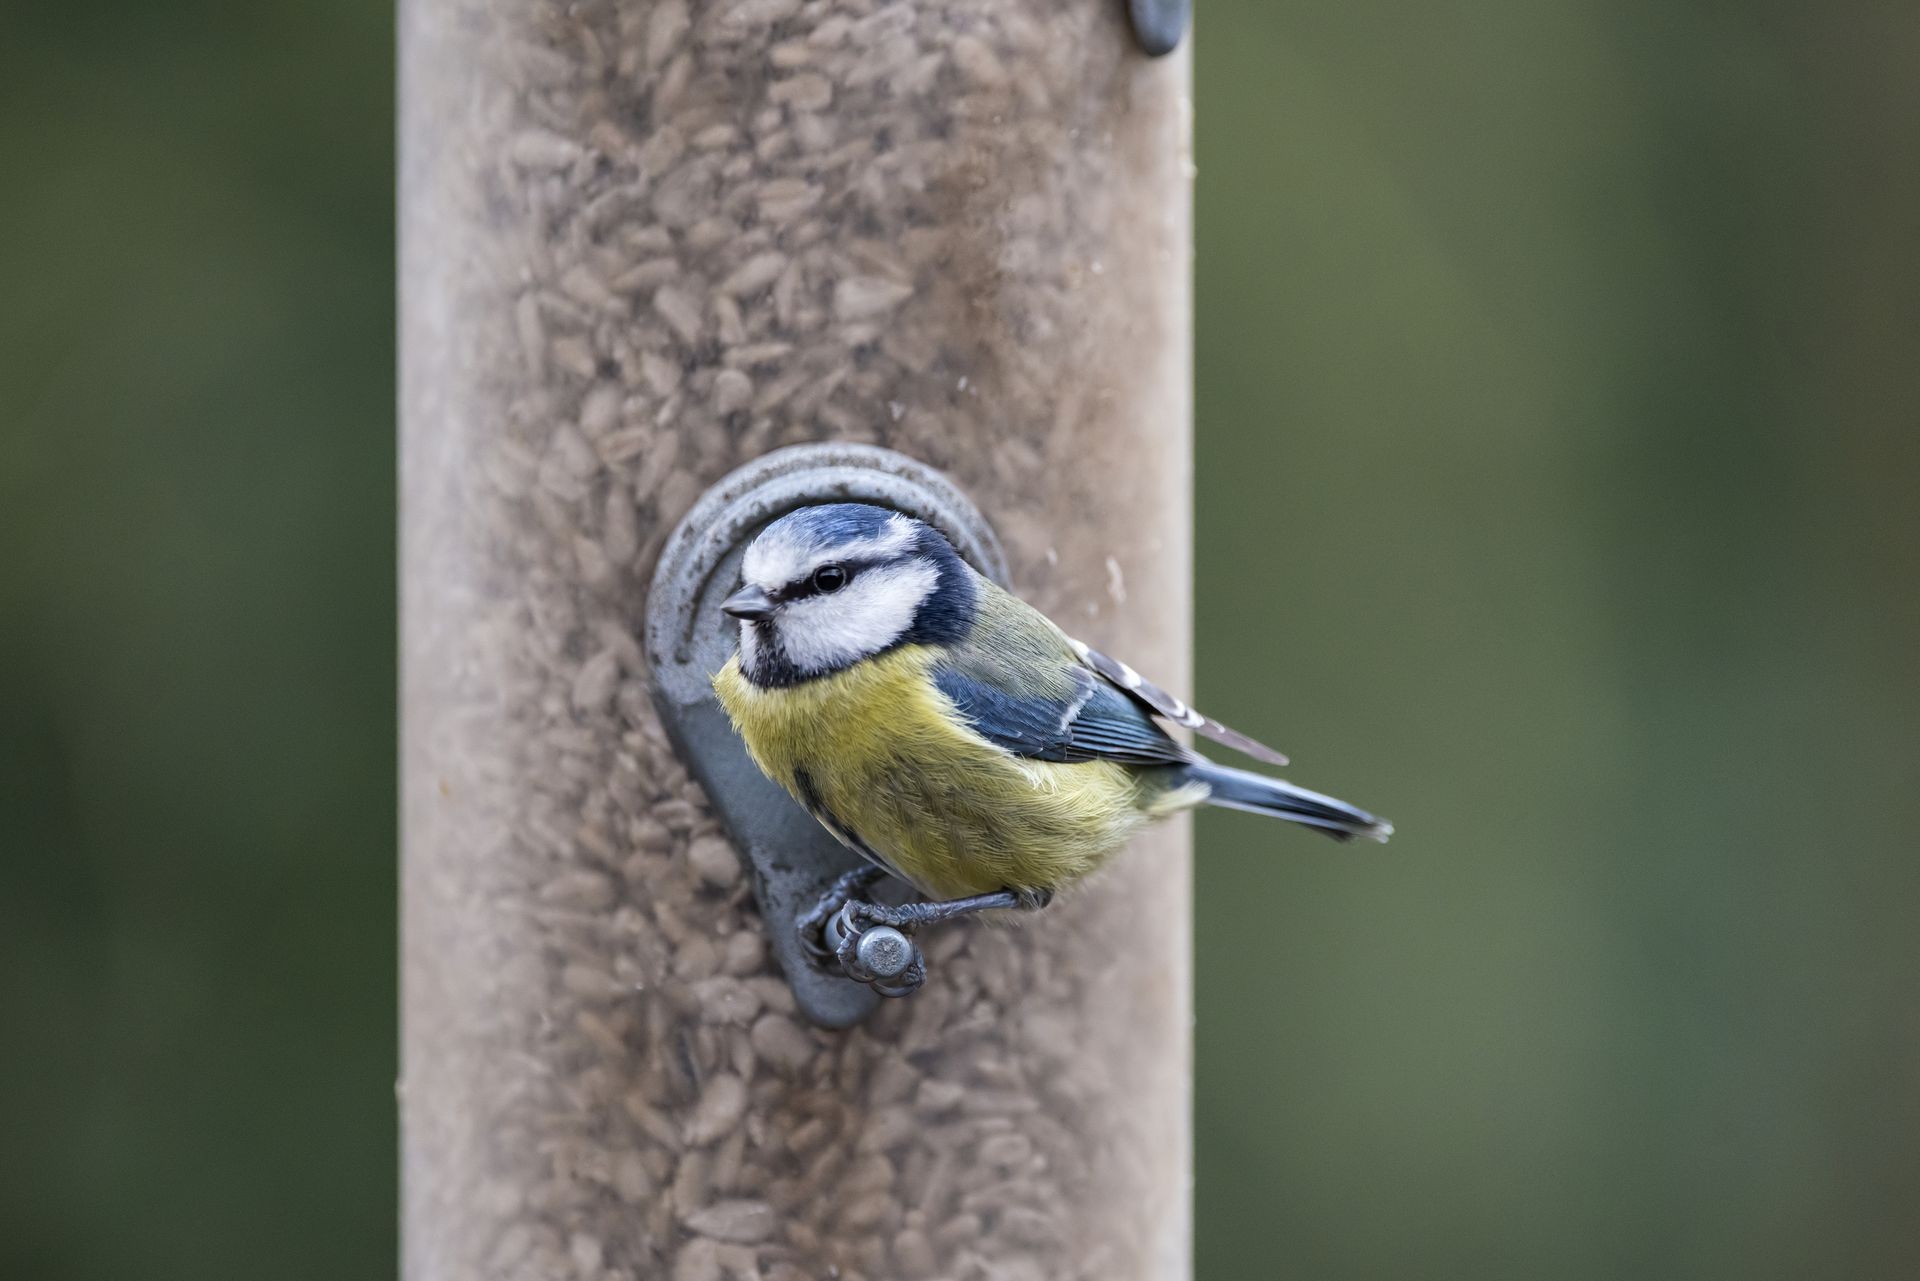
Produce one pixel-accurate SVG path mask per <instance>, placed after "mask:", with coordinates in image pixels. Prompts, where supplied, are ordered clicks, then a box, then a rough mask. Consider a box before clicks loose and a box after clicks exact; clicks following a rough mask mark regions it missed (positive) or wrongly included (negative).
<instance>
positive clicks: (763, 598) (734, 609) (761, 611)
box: [720, 587, 773, 623]
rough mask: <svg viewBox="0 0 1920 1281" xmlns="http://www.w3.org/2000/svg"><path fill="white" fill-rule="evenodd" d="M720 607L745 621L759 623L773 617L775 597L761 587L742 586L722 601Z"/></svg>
mask: <svg viewBox="0 0 1920 1281" xmlns="http://www.w3.org/2000/svg"><path fill="white" fill-rule="evenodd" d="M720 608H721V609H722V610H723V611H724V612H726V613H729V614H732V615H733V616H734V617H735V618H738V619H741V620H742V621H744V622H749V623H757V622H760V621H761V620H762V619H767V618H772V617H773V597H771V596H769V595H767V593H766V589H765V588H761V587H742V588H741V589H740V590H739V591H737V592H735V593H734V594H733V595H731V596H729V597H727V598H726V599H725V600H723V601H721V602H720Z"/></svg>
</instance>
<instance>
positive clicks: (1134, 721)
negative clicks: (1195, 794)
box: [933, 665, 1194, 765]
mask: <svg viewBox="0 0 1920 1281" xmlns="http://www.w3.org/2000/svg"><path fill="white" fill-rule="evenodd" d="M1069 670H1070V672H1071V680H1070V681H1069V684H1070V686H1071V688H1070V690H1068V691H1063V692H1062V693H1061V694H1059V695H1049V694H1041V693H1028V692H1020V691H1015V690H1011V689H1008V688H1006V687H1005V686H1003V685H1002V684H1000V683H997V682H995V681H993V680H992V679H990V678H988V677H986V676H985V675H983V674H982V673H981V672H980V671H979V670H978V668H975V669H974V670H972V671H962V670H960V668H958V667H957V666H953V665H945V666H941V667H937V668H935V669H934V672H933V679H934V684H935V685H937V686H938V687H939V689H940V692H941V693H943V694H945V695H946V696H947V697H948V698H949V699H951V700H952V701H953V705H954V706H955V707H956V708H958V709H959V712H960V715H961V716H962V717H964V718H965V719H966V721H967V722H968V724H970V725H971V726H972V727H973V728H974V730H975V732H976V733H978V734H979V735H980V736H981V737H982V738H984V739H986V740H987V741H988V742H990V743H994V744H997V745H998V746H1000V747H1003V748H1005V749H1006V750H1007V751H1009V752H1012V753H1013V754H1014V755H1016V756H1025V757H1028V758H1030V759H1033V760H1040V761H1068V762H1072V761H1091V760H1108V761H1119V762H1121V763H1123V764H1127V765H1180V764H1185V763H1187V762H1189V761H1191V760H1193V759H1194V756H1193V753H1191V752H1189V751H1188V750H1187V749H1186V748H1184V747H1182V746H1181V745H1180V744H1179V743H1177V742H1175V741H1174V740H1173V739H1172V738H1171V737H1169V736H1168V735H1167V732H1166V731H1165V730H1163V729H1161V728H1160V726H1159V725H1158V724H1157V723H1156V722H1155V721H1154V719H1153V717H1152V715H1151V714H1150V713H1149V712H1148V710H1147V709H1146V708H1145V707H1143V706H1141V704H1140V703H1138V702H1137V701H1135V700H1134V699H1132V698H1129V697H1128V696H1127V695H1126V694H1124V693H1122V692H1121V691H1120V690H1119V689H1117V688H1116V687H1115V686H1113V685H1112V684H1110V683H1108V682H1107V681H1106V680H1104V679H1102V678H1101V677H1100V676H1099V675H1097V674H1096V673H1094V672H1093V671H1092V670H1090V669H1088V668H1084V667H1077V666H1076V667H1073V668H1071V669H1069Z"/></svg>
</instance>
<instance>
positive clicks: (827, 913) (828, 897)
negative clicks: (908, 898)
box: [795, 864, 887, 968]
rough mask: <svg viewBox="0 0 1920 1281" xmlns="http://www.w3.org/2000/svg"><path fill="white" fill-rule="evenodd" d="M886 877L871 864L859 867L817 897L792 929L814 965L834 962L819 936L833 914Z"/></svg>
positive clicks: (831, 954)
mask: <svg viewBox="0 0 1920 1281" xmlns="http://www.w3.org/2000/svg"><path fill="white" fill-rule="evenodd" d="M886 874H887V873H886V870H885V869H884V868H878V867H874V866H872V865H871V864H862V865H861V866H859V867H856V868H854V869H853V870H852V871H850V872H843V873H841V874H840V876H839V877H838V878H837V879H836V880H835V881H834V882H833V884H832V885H829V886H828V887H827V892H826V893H824V894H822V895H821V896H820V901H819V902H817V903H815V904H814V905H813V906H812V907H811V908H809V909H808V910H807V914H806V915H805V916H803V917H801V918H800V921H799V923H798V925H797V926H796V927H795V928H797V929H798V930H799V932H800V946H801V947H802V948H803V949H805V951H806V953H807V955H808V956H809V957H811V958H813V961H814V963H815V964H816V965H819V966H821V967H822V968H825V967H826V966H828V965H830V964H832V962H833V959H834V956H833V953H834V950H833V948H832V947H830V946H828V944H827V941H826V939H825V938H824V937H823V936H822V931H823V930H825V928H826V925H827V922H828V921H830V920H832V919H833V917H834V914H835V913H837V912H838V911H839V910H840V909H841V908H843V907H845V906H846V905H847V904H849V903H851V902H853V901H854V900H855V899H856V898H859V897H860V896H861V895H862V894H865V893H866V892H867V891H868V890H870V889H872V888H873V886H874V884H875V883H876V882H878V881H879V880H880V879H881V878H882V877H884V876H885V875H886Z"/></svg>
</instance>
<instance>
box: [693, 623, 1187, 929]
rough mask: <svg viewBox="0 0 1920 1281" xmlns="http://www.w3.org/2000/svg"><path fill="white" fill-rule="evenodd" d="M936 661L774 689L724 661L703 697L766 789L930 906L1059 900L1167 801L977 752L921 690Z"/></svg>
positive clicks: (910, 656)
mask: <svg viewBox="0 0 1920 1281" xmlns="http://www.w3.org/2000/svg"><path fill="white" fill-rule="evenodd" d="M936 658H937V655H936V654H935V653H934V652H933V651H931V650H929V649H927V648H925V647H924V646H918V645H907V646H902V647H901V648H899V649H896V650H892V651H890V652H889V653H886V654H883V655H880V656H879V657H876V658H872V659H868V660H866V661H864V662H860V663H856V664H854V665H853V666H852V667H850V668H848V669H846V670H845V671H842V672H837V673H835V674H833V675H830V676H823V677H820V678H818V679H815V680H811V681H806V682H804V683H802V684H799V685H793V686H788V687H785V688H778V689H762V688H760V687H759V686H756V685H754V684H753V683H752V682H750V681H748V680H747V679H746V677H745V676H744V675H743V674H742V673H741V671H740V666H739V660H738V658H735V659H732V660H729V662H728V663H727V665H726V666H725V667H723V668H722V669H721V670H720V672H719V674H718V675H716V676H715V677H714V682H713V684H714V690H715V692H716V693H717V694H718V695H719V697H720V702H721V705H722V706H723V707H725V708H726V711H727V714H728V715H729V716H730V717H731V718H732V719H733V723H734V725H735V727H736V728H737V729H738V730H739V731H740V736H741V738H742V739H744V740H745V741H746V745H747V750H748V751H749V752H750V753H751V754H752V755H753V759H754V761H755V762H756V763H757V764H758V765H759V766H760V768H761V769H762V770H764V771H766V773H767V774H768V776H769V777H771V778H773V779H775V780H776V781H777V782H779V783H780V784H781V785H782V786H783V787H785V788H786V789H787V790H788V791H789V792H791V793H792V794H793V795H794V797H795V798H796V799H798V800H799V801H800V802H801V803H802V804H804V805H807V806H808V807H809V808H811V809H813V810H814V811H815V813H816V816H818V817H820V818H821V820H822V821H823V822H825V823H827V825H828V826H829V827H830V828H834V827H838V828H840V829H843V831H842V832H837V833H836V834H837V835H841V837H842V839H843V840H847V839H849V838H851V839H852V840H853V841H857V842H858V843H860V844H864V845H866V846H867V847H869V848H870V849H871V850H872V851H873V852H874V853H875V854H877V855H879V856H880V857H881V858H882V859H883V860H884V861H885V862H886V863H888V864H889V865H890V866H891V867H892V869H893V870H894V871H895V872H897V873H898V874H899V875H901V876H902V877H904V878H905V879H907V880H908V881H910V882H912V883H913V884H914V886H915V887H916V888H918V889H919V890H920V891H921V892H922V893H924V894H927V895H929V896H932V897H936V898H954V897H959V896H962V895H966V894H979V893H986V892H988V891H991V890H998V889H1048V890H1051V889H1057V888H1059V887H1060V886H1061V885H1063V884H1066V883H1068V882H1070V881H1073V880H1076V879H1078V878H1079V877H1080V876H1082V875H1084V874H1086V873H1087V872H1089V871H1091V870H1092V869H1093V868H1094V867H1095V866H1097V865H1098V864H1099V863H1100V862H1101V861H1103V860H1104V858H1105V857H1106V856H1107V855H1108V854H1110V853H1111V852H1112V851H1113V850H1114V849H1115V848H1116V847H1117V846H1119V845H1120V844H1121V843H1122V842H1124V841H1125V840H1126V838H1127V837H1128V836H1130V835H1131V834H1132V833H1133V831H1134V830H1135V829H1136V828H1138V827H1139V826H1140V824H1141V823H1142V822H1144V821H1145V820H1146V819H1147V818H1148V817H1150V816H1152V814H1153V813H1158V812H1160V811H1161V810H1162V804H1161V802H1162V801H1163V799H1171V798H1165V797H1164V796H1163V793H1162V792H1161V791H1160V789H1158V788H1143V787H1142V785H1141V782H1140V780H1138V779H1137V778H1136V777H1135V776H1134V774H1133V772H1132V771H1129V770H1127V769H1125V768H1123V767H1121V766H1118V765H1114V764H1111V763H1108V762H1104V761H1092V762H1083V763H1077V764H1071V765H1069V764H1060V763H1054V762H1048V761H1033V760H1027V759H1024V758H1020V757H1015V756H1013V755H1012V754H1010V753H1008V752H1006V751H1005V750H1003V749H1001V748H999V747H996V746H995V745H993V744H992V743H989V742H987V741H986V740H985V739H984V738H981V737H980V736H979V735H978V734H976V733H974V732H973V730H972V729H971V728H970V727H969V726H968V725H967V724H966V722H965V721H963V720H962V719H960V717H959V715H958V714H957V712H956V711H955V709H954V707H953V704H952V703H951V702H950V701H949V700H948V699H947V698H946V697H945V696H944V695H943V694H941V693H940V691H939V689H938V687H937V686H935V685H934V683H933V682H932V680H931V679H930V677H929V671H930V669H931V668H932V666H933V664H934V662H935V661H936ZM1150 811H1151V813H1150Z"/></svg>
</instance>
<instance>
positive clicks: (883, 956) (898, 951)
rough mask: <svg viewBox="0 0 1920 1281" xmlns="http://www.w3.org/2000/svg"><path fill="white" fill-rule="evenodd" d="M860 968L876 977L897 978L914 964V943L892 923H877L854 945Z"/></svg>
mask: <svg viewBox="0 0 1920 1281" xmlns="http://www.w3.org/2000/svg"><path fill="white" fill-rule="evenodd" d="M853 955H854V959H855V960H856V961H857V962H859V965H860V968H861V969H863V970H865V971H866V972H867V973H868V974H869V975H871V976H872V977H873V978H876V979H896V978H899V977H900V976H901V975H902V974H905V973H906V972H907V967H908V966H909V965H912V964H913V943H912V941H911V940H910V939H908V938H907V936H906V935H904V934H902V933H901V932H900V931H899V930H896V929H894V928H893V927H892V926H891V925H876V926H874V927H873V928H872V929H870V930H868V931H867V932H866V933H864V934H862V935H861V936H860V941H859V942H858V943H855V944H854V945H853Z"/></svg>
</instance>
